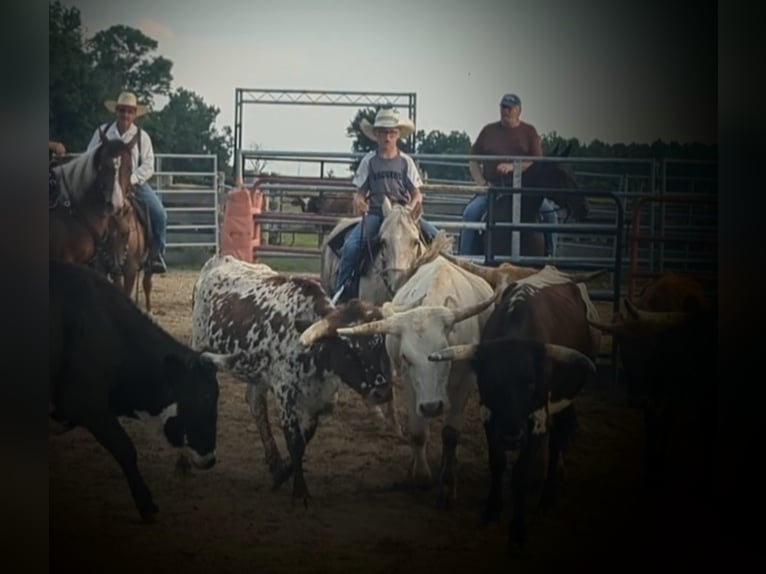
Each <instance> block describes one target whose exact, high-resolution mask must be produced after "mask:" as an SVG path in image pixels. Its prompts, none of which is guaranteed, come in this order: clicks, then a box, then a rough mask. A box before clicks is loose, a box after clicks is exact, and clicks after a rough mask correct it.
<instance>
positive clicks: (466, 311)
mask: <svg viewBox="0 0 766 574" xmlns="http://www.w3.org/2000/svg"><path fill="white" fill-rule="evenodd" d="M497 297H498V295H497V293H494V292H493V293H492V296H491V297H490V298H489V299H486V300H485V301H482V302H481V303H477V304H476V305H471V306H470V307H464V308H462V309H456V310H455V311H453V312H452V315H453V319H452V323H453V324H455V323H459V322H460V321H465V320H466V319H469V318H471V317H473V316H474V315H478V314H479V313H481V312H482V311H484V310H485V309H487V308H489V306H490V305H492V304H493V303H494V302H495V301H497Z"/></svg>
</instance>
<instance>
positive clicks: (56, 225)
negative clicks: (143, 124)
mask: <svg viewBox="0 0 766 574" xmlns="http://www.w3.org/2000/svg"><path fill="white" fill-rule="evenodd" d="M130 151H131V148H130V146H129V145H128V144H126V143H125V142H123V141H120V140H110V141H107V142H105V143H102V144H101V145H99V146H98V147H96V148H94V149H92V150H90V151H88V152H85V153H83V154H82V155H80V156H78V157H76V158H74V159H72V160H70V161H68V162H65V163H62V164H60V165H56V166H53V167H51V168H50V184H49V185H50V188H49V190H48V191H49V211H48V215H49V223H48V231H49V234H48V237H49V241H48V250H49V256H50V258H51V259H55V260H60V261H66V262H68V263H80V264H86V265H90V266H92V267H94V268H96V269H97V270H99V271H100V272H102V273H107V272H108V270H109V269H110V267H113V266H114V263H115V257H117V256H118V254H114V253H109V252H108V251H107V247H108V246H107V239H108V230H109V224H110V219H111V217H112V216H113V215H114V214H115V213H117V212H118V211H119V210H120V209H122V207H123V205H124V203H125V194H126V190H127V189H128V188H129V187H130V164H131V159H130Z"/></svg>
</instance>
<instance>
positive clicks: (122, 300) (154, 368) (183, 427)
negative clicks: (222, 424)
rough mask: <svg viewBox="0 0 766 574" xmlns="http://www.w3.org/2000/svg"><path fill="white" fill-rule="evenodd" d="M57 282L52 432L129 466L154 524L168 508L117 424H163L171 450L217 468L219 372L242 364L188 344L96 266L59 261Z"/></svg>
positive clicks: (53, 274)
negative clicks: (81, 436) (86, 434)
mask: <svg viewBox="0 0 766 574" xmlns="http://www.w3.org/2000/svg"><path fill="white" fill-rule="evenodd" d="M49 274H50V277H49V281H50V287H49V294H50V311H49V313H50V315H49V319H50V389H49V390H50V404H49V406H50V417H51V423H53V424H52V425H51V429H52V430H54V431H55V432H56V433H60V432H66V431H67V430H71V429H73V428H75V427H78V426H80V427H84V428H86V429H87V430H88V431H90V433H91V434H92V435H93V436H94V437H95V439H96V440H97V441H98V442H99V443H100V444H101V445H102V446H103V447H104V448H105V449H106V450H107V451H109V453H111V455H112V456H113V457H114V458H115V460H116V461H117V462H118V463H119V465H120V467H121V468H122V472H123V473H124V474H125V478H126V479H127V481H128V485H129V486H130V491H131V493H132V495H133V500H134V502H135V505H136V508H137V510H138V512H139V514H140V515H141V517H142V519H143V520H144V521H147V522H149V521H151V520H152V519H153V517H154V515H155V514H156V513H157V511H158V508H157V505H156V504H155V503H154V501H153V500H152V495H151V493H150V491H149V488H148V487H147V486H146V483H145V482H144V480H143V478H142V477H141V474H140V472H139V470H138V465H137V455H136V449H135V446H134V445H133V442H132V441H131V439H130V436H129V435H128V434H127V433H126V432H125V429H124V428H123V427H122V426H121V425H120V423H119V421H118V418H117V417H121V416H124V417H132V418H143V417H145V416H148V417H157V418H159V419H160V421H161V422H162V429H163V431H164V434H165V437H166V439H167V440H168V442H169V443H170V444H171V445H173V446H175V447H179V448H181V447H186V451H187V453H188V455H189V457H190V458H191V461H192V463H193V464H194V465H195V466H196V467H197V468H201V469H208V468H211V467H212V466H213V465H214V464H215V447H216V424H217V417H218V381H217V380H216V370H217V367H226V366H228V361H229V360H231V359H232V357H224V356H221V355H214V354H210V353H199V352H197V351H194V350H192V349H190V348H189V347H187V346H186V345H184V344H182V343H180V342H179V341H177V340H176V339H174V338H173V337H172V336H171V335H170V334H168V333H167V332H165V331H164V330H163V329H162V328H161V327H159V326H158V325H157V324H155V323H154V322H153V321H152V320H151V318H149V317H148V316H147V315H145V314H144V313H143V312H141V311H140V310H139V309H138V307H136V306H135V304H134V303H133V302H132V301H131V300H130V299H129V298H128V297H127V296H126V295H125V294H124V293H123V292H122V291H121V290H120V289H118V288H117V287H115V286H114V285H113V284H112V283H110V282H108V281H107V280H106V279H104V278H103V277H102V276H100V275H99V274H97V273H96V272H95V271H93V270H91V269H89V268H86V267H84V266H80V265H74V264H69V263H63V262H57V261H51V262H50V266H49ZM182 460H184V459H182ZM186 464H187V465H188V462H186Z"/></svg>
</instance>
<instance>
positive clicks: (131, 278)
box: [99, 130, 152, 312]
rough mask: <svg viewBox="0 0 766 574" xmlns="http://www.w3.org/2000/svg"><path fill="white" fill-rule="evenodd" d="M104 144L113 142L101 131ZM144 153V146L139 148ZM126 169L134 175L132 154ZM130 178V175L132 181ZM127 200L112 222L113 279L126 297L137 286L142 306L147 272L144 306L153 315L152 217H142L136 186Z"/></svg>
mask: <svg viewBox="0 0 766 574" xmlns="http://www.w3.org/2000/svg"><path fill="white" fill-rule="evenodd" d="M99 135H100V137H101V142H102V143H103V144H104V145H105V144H106V143H107V142H108V141H110V140H109V139H107V137H106V135H105V134H104V132H103V131H99ZM140 137H141V131H140V130H139V131H137V132H136V135H135V136H134V137H133V139H131V140H130V142H129V143H128V147H129V148H130V149H131V150H132V149H133V146H135V145H136V144H139V146H140V139H139V138H140ZM139 150H140V147H139ZM124 164H125V167H124V169H125V170H126V171H127V173H128V174H131V173H132V172H133V156H132V154H129V155H128V158H127V161H125V162H124ZM129 178H130V175H128V179H129ZM125 199H126V201H125V202H124V204H123V207H122V209H120V210H119V211H118V212H117V213H114V214H113V215H112V217H111V219H110V222H109V233H110V234H111V238H112V244H113V245H114V250H115V251H117V252H118V253H119V256H118V258H117V263H116V264H115V265H113V266H112V268H111V269H110V272H109V277H110V279H111V280H112V281H113V282H114V284H115V285H117V287H119V288H120V289H122V290H123V291H124V292H125V294H126V295H128V296H130V295H131V292H132V291H133V286H134V285H135V286H136V293H135V301H136V304H138V284H137V279H138V275H139V273H140V272H141V270H142V269H143V271H144V275H143V279H142V286H143V289H144V303H145V307H146V311H147V312H150V311H151V309H152V306H151V291H152V271H151V268H150V267H149V266H148V265H146V263H147V261H148V257H149V241H148V223H147V222H148V221H149V215H148V213H145V211H141V213H142V214H143V217H142V216H139V210H141V209H142V207H143V206H142V205H141V203H140V202H139V201H138V199H137V198H136V196H135V194H134V193H133V186H132V185H130V183H129V184H128V187H127V189H126V195H125Z"/></svg>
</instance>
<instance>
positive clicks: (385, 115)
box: [336, 108, 438, 300]
mask: <svg viewBox="0 0 766 574" xmlns="http://www.w3.org/2000/svg"><path fill="white" fill-rule="evenodd" d="M359 127H360V129H361V130H362V133H364V135H365V136H367V137H368V138H370V139H371V140H373V141H374V142H377V144H378V149H377V150H376V151H371V152H369V153H368V154H367V155H365V156H364V157H363V158H362V161H361V162H360V163H359V167H358V168H357V170H356V174H355V175H354V179H353V184H354V186H355V187H356V193H354V207H355V208H356V209H357V210H358V212H359V213H366V214H367V215H366V217H364V218H363V219H362V221H361V222H360V223H358V224H356V226H355V227H354V228H353V229H351V231H350V232H349V233H348V235H347V236H346V240H345V242H344V243H343V249H342V250H341V258H340V263H339V267H338V278H337V283H336V296H337V291H340V289H341V288H344V287H345V286H346V285H347V284H348V282H349V281H350V280H351V277H352V275H353V273H354V269H355V267H356V266H357V265H358V264H359V259H360V257H361V254H362V248H363V242H362V237H363V236H364V237H367V238H375V237H377V235H378V232H379V231H380V226H381V224H382V223H383V200H384V198H386V197H388V199H389V201H391V203H402V204H410V205H416V204H421V203H422V202H423V194H422V193H421V192H420V187H421V186H422V185H423V181H422V179H421V177H420V173H419V172H418V168H417V166H416V165H415V162H414V161H413V160H412V158H411V157H410V156H409V155H407V154H406V153H404V152H402V151H400V150H399V147H398V145H397V141H398V140H399V138H406V137H409V136H410V135H411V134H412V133H413V132H414V131H415V124H414V123H413V122H412V120H410V119H408V118H401V117H399V114H398V112H397V111H396V110H394V109H385V108H384V109H381V110H379V111H378V113H377V114H376V116H375V123H374V124H370V122H369V121H367V120H366V119H363V120H362V121H361V124H360V126H359ZM368 202H369V205H368ZM362 224H364V225H365V228H364V234H363V233H362ZM420 230H421V233H422V234H423V237H424V238H425V240H426V242H430V241H431V240H432V239H433V238H434V237H435V236H436V234H437V232H438V230H437V229H436V228H435V227H434V226H433V224H431V223H429V222H428V221H425V220H424V219H423V218H422V217H421V218H420ZM344 294H345V292H344V293H343V294H341V296H342V295H344ZM344 300H345V298H344Z"/></svg>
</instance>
